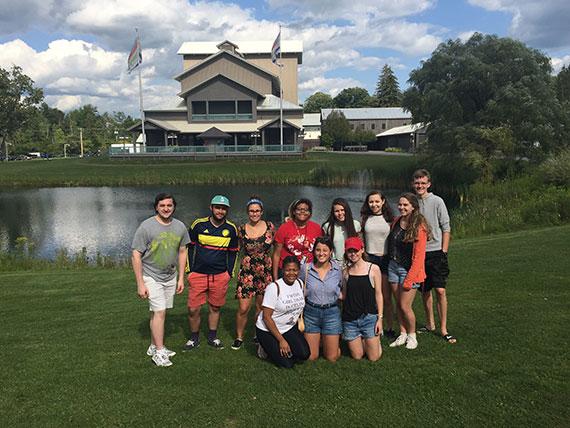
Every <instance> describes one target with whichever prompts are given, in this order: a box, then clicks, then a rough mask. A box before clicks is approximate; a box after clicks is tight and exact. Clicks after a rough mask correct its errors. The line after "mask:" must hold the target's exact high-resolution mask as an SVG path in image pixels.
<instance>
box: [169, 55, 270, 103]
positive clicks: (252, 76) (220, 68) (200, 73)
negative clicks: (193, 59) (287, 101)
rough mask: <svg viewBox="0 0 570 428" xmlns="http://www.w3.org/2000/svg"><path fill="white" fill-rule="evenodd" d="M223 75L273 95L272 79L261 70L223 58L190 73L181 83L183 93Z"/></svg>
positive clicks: (226, 57)
mask: <svg viewBox="0 0 570 428" xmlns="http://www.w3.org/2000/svg"><path fill="white" fill-rule="evenodd" d="M218 74H221V75H223V76H226V77H227V78H229V79H231V80H234V81H236V82H238V83H240V84H242V85H244V86H247V87H248V88H251V89H253V90H254V91H257V92H259V93H261V94H270V93H272V81H271V80H272V79H271V78H270V77H269V76H267V75H266V74H264V73H263V72H261V71H259V70H255V69H252V68H249V67H247V66H245V65H244V64H242V63H241V62H240V61H239V60H238V59H233V58H229V57H228V56H223V57H219V58H217V59H215V60H214V61H212V62H211V63H210V64H207V65H206V66H204V67H202V68H200V69H198V70H196V71H194V72H192V73H190V74H189V75H188V76H186V77H185V78H184V79H183V80H182V81H181V82H180V85H181V91H182V92H186V91H187V90H189V89H192V88H194V87H196V86H198V85H199V84H200V83H202V82H204V81H206V80H208V79H210V78H212V77H213V76H216V75H218Z"/></svg>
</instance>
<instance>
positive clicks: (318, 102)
mask: <svg viewBox="0 0 570 428" xmlns="http://www.w3.org/2000/svg"><path fill="white" fill-rule="evenodd" d="M332 107H333V99H332V97H331V96H330V95H329V94H325V93H323V92H315V93H314V94H313V95H311V96H310V97H309V98H307V99H306V100H305V103H304V104H303V112H305V113H320V112H321V109H324V108H332Z"/></svg>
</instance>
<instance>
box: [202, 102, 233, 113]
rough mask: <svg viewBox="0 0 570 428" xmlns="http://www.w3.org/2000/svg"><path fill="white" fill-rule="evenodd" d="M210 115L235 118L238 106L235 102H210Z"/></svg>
mask: <svg viewBox="0 0 570 428" xmlns="http://www.w3.org/2000/svg"><path fill="white" fill-rule="evenodd" d="M208 114H209V115H217V116H233V115H235V114H236V105H235V102H233V101H208Z"/></svg>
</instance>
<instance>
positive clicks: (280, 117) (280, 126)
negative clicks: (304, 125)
mask: <svg viewBox="0 0 570 428" xmlns="http://www.w3.org/2000/svg"><path fill="white" fill-rule="evenodd" d="M279 44H280V45H281V24H279ZM282 58H283V50H282V49H281V46H279V142H280V145H281V151H283V83H282V80H281V70H282V69H283V61H281V59H282Z"/></svg>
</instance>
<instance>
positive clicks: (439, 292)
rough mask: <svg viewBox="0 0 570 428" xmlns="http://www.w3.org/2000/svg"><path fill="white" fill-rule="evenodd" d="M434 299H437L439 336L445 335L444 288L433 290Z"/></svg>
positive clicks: (445, 304) (445, 300)
mask: <svg viewBox="0 0 570 428" xmlns="http://www.w3.org/2000/svg"><path fill="white" fill-rule="evenodd" d="M434 290H435V297H436V299H437V314H438V316H439V324H440V327H441V335H442V336H445V335H447V333H448V331H447V294H446V293H445V288H434Z"/></svg>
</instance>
